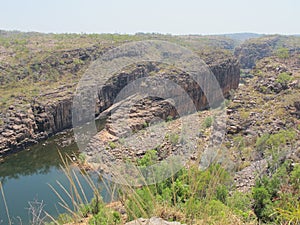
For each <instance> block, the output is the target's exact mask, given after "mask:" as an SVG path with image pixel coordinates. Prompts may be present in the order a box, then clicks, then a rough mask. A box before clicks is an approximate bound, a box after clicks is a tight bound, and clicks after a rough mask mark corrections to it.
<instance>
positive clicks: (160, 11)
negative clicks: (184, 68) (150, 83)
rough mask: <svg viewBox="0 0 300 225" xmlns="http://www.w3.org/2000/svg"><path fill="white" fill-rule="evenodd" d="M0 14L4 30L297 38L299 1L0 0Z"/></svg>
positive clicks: (0, 21) (299, 25)
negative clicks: (248, 34) (251, 34)
mask: <svg viewBox="0 0 300 225" xmlns="http://www.w3.org/2000/svg"><path fill="white" fill-rule="evenodd" d="M0 10H1V11H0V29H5V30H21V31H39V32H55V33H61V32H63V33H65V32H79V33H80V32H84V33H136V32H159V33H172V34H215V33H234V32H256V33H283V34H295V33H300V31H299V28H300V1H299V0H206V1H202V0H147V1H146V0H106V1H104V0H0Z"/></svg>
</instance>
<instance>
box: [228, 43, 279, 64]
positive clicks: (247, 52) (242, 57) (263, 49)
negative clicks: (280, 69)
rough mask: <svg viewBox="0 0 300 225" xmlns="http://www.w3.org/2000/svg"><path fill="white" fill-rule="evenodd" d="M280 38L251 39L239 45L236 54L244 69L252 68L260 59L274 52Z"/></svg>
mask: <svg viewBox="0 0 300 225" xmlns="http://www.w3.org/2000/svg"><path fill="white" fill-rule="evenodd" d="M278 39H279V37H272V38H267V37H263V38H262V39H250V40H249V41H246V42H245V43H243V44H242V45H241V46H239V47H237V48H236V49H235V52H234V54H235V56H236V57H237V58H238V60H239V62H240V64H241V67H242V68H243V69H251V68H253V67H254V66H255V64H256V62H257V61H258V60H260V59H262V58H264V57H267V56H270V55H271V54H272V52H273V49H274V46H275V44H276V42H277V40H278Z"/></svg>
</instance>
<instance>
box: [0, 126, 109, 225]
mask: <svg viewBox="0 0 300 225" xmlns="http://www.w3.org/2000/svg"><path fill="white" fill-rule="evenodd" d="M103 124H104V123H100V126H99V128H102V127H103ZM68 135H69V134H68ZM59 138H61V135H56V136H54V137H51V138H49V139H48V140H47V141H43V142H41V143H39V144H37V145H34V146H32V147H30V148H28V149H26V150H24V151H21V152H18V153H16V154H13V155H10V156H8V157H5V158H4V160H3V161H2V162H0V181H1V183H2V186H3V191H4V197H5V199H6V203H7V207H8V211H9V217H10V219H11V221H12V223H13V224H22V225H27V224H30V222H29V221H30V216H29V214H30V213H29V202H34V201H38V202H43V204H44V210H45V211H46V212H47V213H49V214H50V215H52V216H53V217H57V216H58V215H59V214H60V213H64V212H65V210H64V209H63V208H62V207H61V206H60V205H59V204H58V203H59V202H61V201H60V200H59V198H58V197H57V195H56V194H55V193H54V191H53V190H52V189H51V188H50V186H49V185H52V186H53V187H54V188H55V190H57V191H58V192H59V193H60V194H61V195H62V196H63V197H64V199H68V197H67V196H66V195H65V194H64V192H63V191H62V189H61V188H60V187H59V185H58V184H57V181H59V182H60V183H61V184H63V185H64V186H65V187H67V188H68V186H69V182H68V179H67V177H66V175H65V174H64V173H63V171H62V169H61V166H60V165H61V164H62V161H61V157H60V155H59V153H58V151H60V152H62V153H63V154H69V155H73V154H78V148H77V145H76V144H75V143H73V144H71V145H69V146H68V147H60V146H59V145H58V144H57V140H59ZM74 170H75V171H76V174H77V175H78V177H79V179H80V181H81V184H82V186H83V189H84V190H85V194H86V195H87V198H88V199H91V198H92V196H93V192H92V189H91V188H90V186H89V185H88V184H87V182H85V179H84V178H83V177H82V176H81V173H80V171H79V169H77V168H74ZM91 177H92V179H93V180H94V181H95V182H97V185H99V186H100V190H101V195H102V197H103V200H104V201H106V202H109V201H110V200H111V197H110V195H109V193H108V192H107V191H106V189H105V185H104V183H103V181H100V179H99V178H98V176H97V175H95V174H91ZM4 202H5V201H4V199H3V196H2V194H0V225H7V224H9V222H8V216H7V213H6V209H5V204H4ZM69 203H70V201H69ZM70 205H71V203H70Z"/></svg>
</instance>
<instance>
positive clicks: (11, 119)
mask: <svg viewBox="0 0 300 225" xmlns="http://www.w3.org/2000/svg"><path fill="white" fill-rule="evenodd" d="M70 54H71V53H70ZM78 54H79V55H81V56H82V57H84V55H85V54H81V53H78ZM66 58H68V57H67V56H66ZM208 65H209V68H210V69H211V71H212V72H213V73H214V75H215V76H216V79H217V81H218V82H219V84H220V87H221V88H222V90H223V94H224V96H228V95H229V92H230V90H231V89H236V88H237V87H238V84H239V75H240V74H239V73H240V70H239V64H238V62H237V60H236V59H235V58H233V57H231V56H224V57H223V58H222V59H220V58H218V60H216V61H210V62H208ZM160 70H161V68H160V66H159V65H157V64H155V63H148V64H142V65H136V66H134V67H131V68H130V69H129V70H127V71H122V72H121V73H119V74H117V75H116V76H114V77H113V78H112V79H111V80H109V81H108V82H107V84H106V85H105V86H104V87H103V88H102V89H101V90H99V92H98V97H99V99H98V105H97V109H96V112H95V113H96V115H98V114H99V113H101V112H103V111H104V110H106V109H107V108H108V107H110V106H111V105H112V104H113V103H114V99H115V97H116V96H117V95H118V93H119V92H120V91H121V90H122V89H123V88H124V87H125V86H126V85H127V84H128V83H130V82H131V81H133V80H135V79H137V78H141V77H147V76H150V75H151V74H158V75H159V76H166V74H164V73H162V72H160ZM169 72H170V73H169V74H167V76H168V77H169V78H170V79H171V80H173V81H175V82H176V83H178V84H179V85H180V86H182V87H183V89H184V90H185V91H186V92H187V93H188V95H189V96H190V97H191V98H192V99H193V101H194V103H195V106H196V108H197V110H200V109H203V108H206V107H207V106H208V102H207V99H206V97H205V96H204V94H203V91H202V90H201V89H200V87H199V85H198V84H197V83H196V82H194V81H193V80H191V79H190V78H189V75H188V74H186V73H184V72H180V71H176V70H170V71H169ZM75 85H76V84H70V85H65V86H62V87H60V88H57V89H55V90H53V91H52V92H50V93H47V94H43V95H41V96H39V97H38V98H36V99H35V100H33V101H31V103H30V104H29V105H27V107H26V110H24V109H21V110H20V109H15V108H14V107H13V106H12V107H11V109H10V110H9V111H8V112H7V115H5V116H3V121H4V122H3V124H2V125H1V128H0V131H1V132H0V155H5V154H7V153H9V152H13V151H16V150H20V149H23V148H25V147H26V146H28V145H31V144H33V143H36V142H38V141H39V140H41V139H45V138H47V137H49V136H51V135H53V134H55V133H57V132H60V131H62V130H64V129H67V128H70V127H71V126H72V97H73V92H72V90H74V87H75ZM218 97H219V96H215V98H216V99H217V98H218ZM183 104H184V103H183ZM165 106H167V104H165ZM157 107H159V106H158V105H157ZM168 107H169V109H168V110H167V111H166V112H164V110H162V111H161V112H162V114H164V116H163V117H165V118H166V117H167V116H168V115H169V114H170V115H173V114H174V115H175V114H176V113H175V112H174V110H172V109H171V108H170V106H168ZM156 111H159V110H156ZM146 122H147V121H146ZM136 126H140V125H138V124H137V125H136Z"/></svg>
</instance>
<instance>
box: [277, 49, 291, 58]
mask: <svg viewBox="0 0 300 225" xmlns="http://www.w3.org/2000/svg"><path fill="white" fill-rule="evenodd" d="M276 55H277V57H279V58H281V59H287V58H289V57H290V53H289V49H288V48H279V49H277V52H276Z"/></svg>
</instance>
